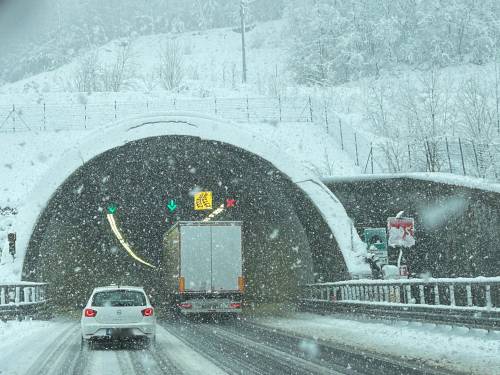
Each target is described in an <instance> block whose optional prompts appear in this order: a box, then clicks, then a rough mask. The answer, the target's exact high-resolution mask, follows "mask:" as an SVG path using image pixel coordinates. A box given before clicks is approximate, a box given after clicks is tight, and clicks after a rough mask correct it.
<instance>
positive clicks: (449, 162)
mask: <svg viewBox="0 0 500 375" xmlns="http://www.w3.org/2000/svg"><path fill="white" fill-rule="evenodd" d="M444 140H445V141H446V154H447V155H448V166H449V167H450V173H453V169H452V168H451V158H450V147H449V146H448V137H445V139H444Z"/></svg>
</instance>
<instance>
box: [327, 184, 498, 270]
mask: <svg viewBox="0 0 500 375" xmlns="http://www.w3.org/2000/svg"><path fill="white" fill-rule="evenodd" d="M323 181H324V182H325V184H326V185H327V186H328V187H329V188H330V189H331V190H332V192H334V194H335V195H336V196H337V197H338V198H339V199H340V201H341V202H342V204H343V205H344V207H345V208H346V210H347V212H348V214H349V216H350V217H351V218H353V220H354V221H355V226H356V228H357V230H358V232H359V233H360V234H361V235H362V231H363V228H365V227H382V228H383V227H385V226H386V225H387V222H386V220H387V217H389V216H394V215H396V214H397V213H398V212H399V211H401V210H404V211H405V216H410V217H414V218H415V237H416V246H415V247H414V248H412V249H410V250H407V251H405V254H406V257H407V259H408V263H409V265H410V268H411V270H412V271H413V272H414V273H416V274H419V273H422V272H430V273H431V274H432V276H434V277H477V276H498V275H499V274H500V188H498V185H497V186H496V187H495V185H493V186H491V185H488V184H484V183H483V184H482V185H481V184H480V183H478V180H477V179H476V181H471V180H470V179H464V178H460V176H452V175H444V174H432V175H425V176H423V175H421V174H415V176H411V175H408V176H401V177H397V176H395V177H387V176H385V177H383V176H373V177H372V176H360V177H359V178H356V177H351V178H343V177H338V178H324V179H323ZM488 187H489V188H490V189H488ZM391 255H392V259H393V260H395V258H396V256H397V251H393V252H392V254H391V253H390V254H389V256H390V257H391Z"/></svg>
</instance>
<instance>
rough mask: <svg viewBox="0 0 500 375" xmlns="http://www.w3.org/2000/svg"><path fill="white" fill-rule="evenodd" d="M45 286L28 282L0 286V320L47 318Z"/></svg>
mask: <svg viewBox="0 0 500 375" xmlns="http://www.w3.org/2000/svg"><path fill="white" fill-rule="evenodd" d="M46 286H47V284H46V283H36V282H29V281H19V282H13V283H3V284H0V319H2V320H7V319H15V318H17V319H21V318H25V317H34V318H41V319H46V318H49V317H50V313H49V308H48V301H49V300H48V299H47V298H46Z"/></svg>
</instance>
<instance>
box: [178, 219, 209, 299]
mask: <svg viewBox="0 0 500 375" xmlns="http://www.w3.org/2000/svg"><path fill="white" fill-rule="evenodd" d="M180 230H181V237H180V238H181V264H180V266H181V276H182V277H184V282H185V288H186V291H200V292H202V291H207V290H211V281H212V280H211V252H212V251H211V246H212V244H211V229H210V227H209V226H189V225H186V226H181V228H180Z"/></svg>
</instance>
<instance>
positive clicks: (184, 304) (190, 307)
mask: <svg viewBox="0 0 500 375" xmlns="http://www.w3.org/2000/svg"><path fill="white" fill-rule="evenodd" d="M177 306H179V307H180V308H181V309H192V308H193V305H191V304H190V303H179V304H178V305H177Z"/></svg>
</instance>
